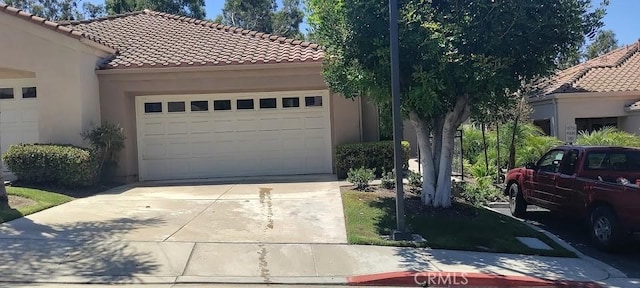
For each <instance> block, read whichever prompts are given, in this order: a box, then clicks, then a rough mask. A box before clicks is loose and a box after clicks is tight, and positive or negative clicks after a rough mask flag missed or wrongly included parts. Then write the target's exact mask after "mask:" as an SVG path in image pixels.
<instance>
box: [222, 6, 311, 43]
mask: <svg viewBox="0 0 640 288" xmlns="http://www.w3.org/2000/svg"><path fill="white" fill-rule="evenodd" d="M217 19H219V20H221V21H220V22H221V23H223V24H225V25H230V26H235V27H241V28H244V29H248V30H254V31H260V32H264V33H269V34H275V35H280V36H284V37H289V38H302V36H303V35H302V33H300V23H302V20H303V19H304V12H303V11H302V9H300V0H283V1H282V8H281V9H278V5H277V3H276V1H275V0H226V2H225V3H224V8H223V9H222V15H221V17H220V16H219V18H217Z"/></svg>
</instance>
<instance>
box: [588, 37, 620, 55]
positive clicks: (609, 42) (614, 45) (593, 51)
mask: <svg viewBox="0 0 640 288" xmlns="http://www.w3.org/2000/svg"><path fill="white" fill-rule="evenodd" d="M615 49H618V40H617V39H616V34H615V33H613V31H612V30H602V31H598V34H597V35H596V39H595V40H594V41H593V43H591V44H589V46H587V48H586V49H585V54H584V57H585V58H586V59H587V60H589V59H593V58H596V57H599V56H602V55H604V54H607V53H609V52H611V51H613V50H615Z"/></svg>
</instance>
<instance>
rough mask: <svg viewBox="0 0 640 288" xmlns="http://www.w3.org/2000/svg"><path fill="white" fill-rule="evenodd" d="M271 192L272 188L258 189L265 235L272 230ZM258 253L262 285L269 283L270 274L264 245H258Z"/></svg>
mask: <svg viewBox="0 0 640 288" xmlns="http://www.w3.org/2000/svg"><path fill="white" fill-rule="evenodd" d="M271 190H273V188H260V190H259V192H258V193H259V196H260V210H261V211H262V214H263V215H265V216H266V218H267V224H266V225H265V227H264V229H262V233H266V232H267V230H269V229H273V203H272V201H271ZM258 247H260V251H258V255H259V257H258V268H260V276H261V277H262V278H264V283H271V278H270V277H271V272H270V271H269V263H267V248H266V247H265V246H264V243H260V244H259V245H258Z"/></svg>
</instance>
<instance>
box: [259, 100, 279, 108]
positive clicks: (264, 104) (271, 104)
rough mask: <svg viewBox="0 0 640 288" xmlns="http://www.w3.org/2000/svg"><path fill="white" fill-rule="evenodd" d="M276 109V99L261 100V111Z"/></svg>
mask: <svg viewBox="0 0 640 288" xmlns="http://www.w3.org/2000/svg"><path fill="white" fill-rule="evenodd" d="M265 108H276V98H263V99H260V109H265Z"/></svg>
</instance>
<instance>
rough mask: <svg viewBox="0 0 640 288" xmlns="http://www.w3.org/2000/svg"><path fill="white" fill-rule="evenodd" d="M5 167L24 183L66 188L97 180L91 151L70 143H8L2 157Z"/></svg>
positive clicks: (85, 184) (86, 184) (95, 164)
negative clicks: (48, 184)
mask: <svg viewBox="0 0 640 288" xmlns="http://www.w3.org/2000/svg"><path fill="white" fill-rule="evenodd" d="M2 159H3V161H4V162H5V163H6V164H7V167H8V168H9V170H11V172H13V173H14V174H15V175H16V176H17V177H18V179H20V180H21V181H24V182H26V183H51V184H56V185H61V186H66V187H78V186H88V185H92V184H94V183H95V181H96V179H97V172H98V164H97V161H95V158H94V157H93V155H92V153H91V150H89V149H85V148H80V147H74V146H70V145H55V144H21V145H12V146H10V147H9V149H8V150H7V152H6V153H5V154H4V155H3V156H2Z"/></svg>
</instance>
